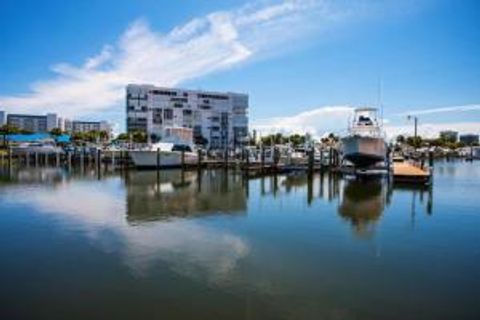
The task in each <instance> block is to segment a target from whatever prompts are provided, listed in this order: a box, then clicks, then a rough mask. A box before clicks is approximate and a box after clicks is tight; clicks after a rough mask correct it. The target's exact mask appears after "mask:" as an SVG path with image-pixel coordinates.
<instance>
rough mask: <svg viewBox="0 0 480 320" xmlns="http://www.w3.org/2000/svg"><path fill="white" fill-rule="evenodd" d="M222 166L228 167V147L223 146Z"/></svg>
mask: <svg viewBox="0 0 480 320" xmlns="http://www.w3.org/2000/svg"><path fill="white" fill-rule="evenodd" d="M223 166H224V169H228V147H226V148H225V152H224V153H223Z"/></svg>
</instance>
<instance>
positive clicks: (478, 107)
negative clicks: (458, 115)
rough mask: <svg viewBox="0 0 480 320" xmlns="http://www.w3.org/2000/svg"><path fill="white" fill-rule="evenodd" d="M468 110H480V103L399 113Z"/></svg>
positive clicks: (434, 112) (403, 114)
mask: <svg viewBox="0 0 480 320" xmlns="http://www.w3.org/2000/svg"><path fill="white" fill-rule="evenodd" d="M466 111H480V104H468V105H462V106H451V107H442V108H430V109H417V110H410V111H407V112H402V113H398V114H396V115H398V116H407V115H429V114H437V113H448V112H466Z"/></svg>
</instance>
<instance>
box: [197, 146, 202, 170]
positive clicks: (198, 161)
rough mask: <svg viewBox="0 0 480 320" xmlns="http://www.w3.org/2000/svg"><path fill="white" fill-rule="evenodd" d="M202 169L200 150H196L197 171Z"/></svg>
mask: <svg viewBox="0 0 480 320" xmlns="http://www.w3.org/2000/svg"><path fill="white" fill-rule="evenodd" d="M201 168H202V150H200V149H198V150H197V169H198V170H200V169H201Z"/></svg>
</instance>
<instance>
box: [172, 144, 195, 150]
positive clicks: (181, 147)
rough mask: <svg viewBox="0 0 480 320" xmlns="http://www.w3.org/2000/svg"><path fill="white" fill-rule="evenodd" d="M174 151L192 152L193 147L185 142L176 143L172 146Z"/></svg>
mask: <svg viewBox="0 0 480 320" xmlns="http://www.w3.org/2000/svg"><path fill="white" fill-rule="evenodd" d="M172 151H185V152H192V148H191V147H190V146H188V145H185V144H174V145H173V147H172Z"/></svg>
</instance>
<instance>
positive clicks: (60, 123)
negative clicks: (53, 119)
mask: <svg viewBox="0 0 480 320" xmlns="http://www.w3.org/2000/svg"><path fill="white" fill-rule="evenodd" d="M57 128H58V129H60V130H62V131H65V119H64V118H60V117H59V118H58V122H57Z"/></svg>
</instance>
